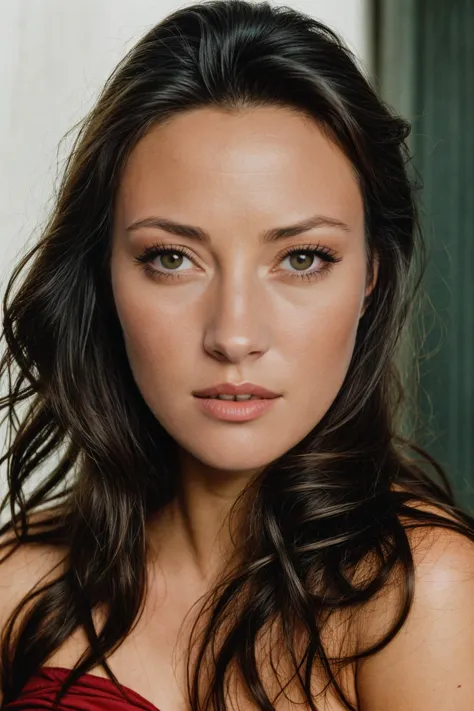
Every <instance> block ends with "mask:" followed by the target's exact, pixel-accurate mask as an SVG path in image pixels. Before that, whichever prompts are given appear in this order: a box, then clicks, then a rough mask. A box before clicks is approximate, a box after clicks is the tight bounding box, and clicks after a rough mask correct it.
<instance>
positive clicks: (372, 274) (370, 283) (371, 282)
mask: <svg viewBox="0 0 474 711" xmlns="http://www.w3.org/2000/svg"><path fill="white" fill-rule="evenodd" d="M378 275H379V255H378V252H375V251H374V253H373V254H372V261H371V269H370V270H369V274H368V277H367V286H366V288H365V298H364V302H363V304H362V310H361V312H360V316H359V318H362V316H363V315H364V314H365V311H366V309H367V306H368V305H369V301H370V296H371V294H372V292H373V290H374V289H375V285H376V284H377V279H378Z"/></svg>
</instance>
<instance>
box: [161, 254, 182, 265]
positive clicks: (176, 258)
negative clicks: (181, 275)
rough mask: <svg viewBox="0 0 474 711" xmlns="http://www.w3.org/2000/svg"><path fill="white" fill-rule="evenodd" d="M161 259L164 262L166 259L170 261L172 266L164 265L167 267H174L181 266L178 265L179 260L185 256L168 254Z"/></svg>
mask: <svg viewBox="0 0 474 711" xmlns="http://www.w3.org/2000/svg"><path fill="white" fill-rule="evenodd" d="M161 258H162V260H163V261H164V260H166V259H169V260H170V264H164V266H165V267H174V266H179V264H178V265H177V264H176V263H177V262H179V260H180V259H182V258H183V255H182V254H178V253H177V252H170V253H168V254H164V255H162V257H161Z"/></svg>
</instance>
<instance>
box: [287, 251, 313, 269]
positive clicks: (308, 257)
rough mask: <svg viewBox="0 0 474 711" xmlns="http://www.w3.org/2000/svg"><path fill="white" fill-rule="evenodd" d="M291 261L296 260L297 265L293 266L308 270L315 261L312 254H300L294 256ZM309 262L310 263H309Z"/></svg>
mask: <svg viewBox="0 0 474 711" xmlns="http://www.w3.org/2000/svg"><path fill="white" fill-rule="evenodd" d="M291 259H296V262H297V263H296V265H293V266H298V267H303V268H307V267H310V266H311V263H312V260H313V255H312V254H303V253H302V252H298V253H297V254H292V255H291ZM308 261H309V263H307V262H308Z"/></svg>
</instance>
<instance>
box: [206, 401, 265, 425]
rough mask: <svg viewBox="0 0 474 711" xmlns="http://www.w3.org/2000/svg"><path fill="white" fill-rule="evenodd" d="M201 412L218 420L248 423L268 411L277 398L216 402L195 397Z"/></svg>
mask: <svg viewBox="0 0 474 711" xmlns="http://www.w3.org/2000/svg"><path fill="white" fill-rule="evenodd" d="M195 399H196V400H197V402H198V405H199V407H200V408H201V410H202V411H203V412H205V413H206V414H208V415H211V417H215V418H216V419H218V420H227V421H230V422H248V421H249V420H255V419H256V418H257V417H260V415H263V413H264V412H267V411H268V410H270V409H271V408H272V407H273V406H274V404H275V402H276V401H277V400H279V397H274V398H266V399H262V400H240V401H238V400H216V399H215V398H210V397H195Z"/></svg>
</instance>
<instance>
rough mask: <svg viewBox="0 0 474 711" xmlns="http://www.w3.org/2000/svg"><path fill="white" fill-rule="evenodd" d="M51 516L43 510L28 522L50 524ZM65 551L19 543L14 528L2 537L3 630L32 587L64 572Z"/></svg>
mask: <svg viewBox="0 0 474 711" xmlns="http://www.w3.org/2000/svg"><path fill="white" fill-rule="evenodd" d="M48 518H49V514H48V513H45V512H44V511H41V512H36V513H34V514H32V515H31V516H30V517H29V521H30V522H32V523H38V524H39V523H44V524H45V525H47V520H48ZM38 530H40V528H38ZM65 552H66V551H65V550H63V549H59V548H57V547H55V546H52V545H46V544H40V543H22V544H19V543H18V541H17V539H16V537H15V535H14V533H13V532H12V531H8V532H7V533H5V534H3V536H0V633H1V632H3V630H4V627H5V624H6V623H7V621H8V619H9V617H10V615H11V614H12V612H13V611H14V610H15V608H16V606H17V605H18V604H19V603H20V602H21V600H22V599H23V598H24V597H25V596H26V595H27V594H28V593H29V592H30V591H31V590H32V589H33V588H35V587H36V586H38V585H42V584H44V583H45V582H47V581H49V580H50V579H53V578H55V577H57V576H58V574H60V573H61V572H62V567H61V566H62V561H63V559H64V556H65Z"/></svg>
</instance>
